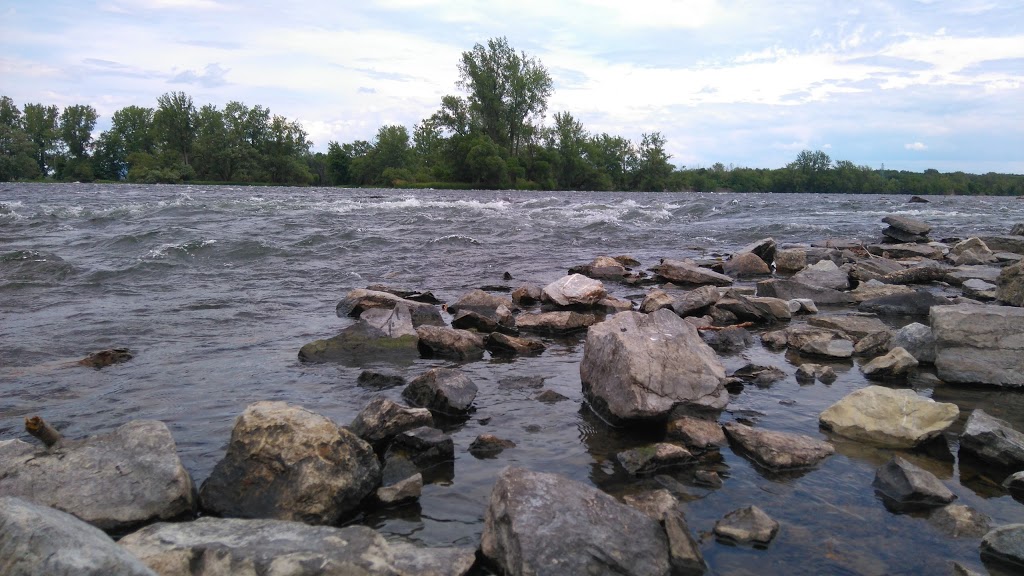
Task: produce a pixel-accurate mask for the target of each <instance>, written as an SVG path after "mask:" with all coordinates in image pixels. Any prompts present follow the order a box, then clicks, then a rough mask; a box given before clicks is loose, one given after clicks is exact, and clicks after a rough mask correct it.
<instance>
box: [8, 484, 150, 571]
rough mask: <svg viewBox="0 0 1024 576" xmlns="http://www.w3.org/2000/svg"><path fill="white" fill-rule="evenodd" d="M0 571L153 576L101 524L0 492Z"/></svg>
mask: <svg viewBox="0 0 1024 576" xmlns="http://www.w3.org/2000/svg"><path fill="white" fill-rule="evenodd" d="M0 574H4V576H37V575H46V576H109V575H114V574H116V575H118V576H120V575H124V576H155V573H154V572H153V571H152V570H150V569H149V568H147V567H146V565H145V564H143V563H142V562H140V561H139V559H138V558H136V557H135V556H132V555H131V554H129V553H128V552H127V551H125V550H124V549H123V548H121V547H119V546H118V545H117V544H116V543H115V542H114V541H113V540H112V539H111V538H110V536H107V535H106V534H105V533H103V531H102V530H100V529H99V528H96V527H95V526H92V525H90V524H86V523H85V522H83V521H81V520H79V519H78V518H75V517H74V516H72V515H70V514H67V513H65V512H61V511H60V510H56V509H54V508H50V507H48V506H42V505H39V504H33V503H31V502H26V501H25V500H21V499H20V498H13V497H0Z"/></svg>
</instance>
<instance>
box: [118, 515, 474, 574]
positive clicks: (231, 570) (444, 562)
mask: <svg viewBox="0 0 1024 576" xmlns="http://www.w3.org/2000/svg"><path fill="white" fill-rule="evenodd" d="M120 545H121V546H122V547H124V548H125V549H126V550H128V551H129V552H131V553H132V554H134V555H136V556H138V557H139V558H141V559H142V561H143V562H145V563H146V564H147V565H148V566H150V567H151V568H152V569H153V570H154V571H156V572H157V573H159V574H160V575H161V576H219V575H222V574H225V575H226V574H231V575H232V576H286V575H287V576H370V575H375V574H387V575H394V576H398V575H400V574H417V575H423V576H428V575H429V576H462V575H464V574H467V573H468V572H469V570H470V569H471V568H472V567H473V564H474V563H475V561H476V558H475V551H474V549H473V548H471V547H461V548H443V547H438V548H423V547H419V546H416V545H414V544H411V543H406V542H401V541H395V540H393V539H392V540H387V539H385V538H384V536H382V535H381V534H379V533H378V532H377V531H376V530H373V529H372V528H367V527H366V526H346V527H344V528H336V527H333V526H307V525H306V524H302V523H299V522H285V521H281V520H242V519H230V518H210V517H206V518H200V519H198V520H196V521H194V522H183V523H180V524H168V523H165V524H154V525H152V526H148V527H146V528H143V529H142V530H139V531H138V532H135V533H134V534H129V535H128V536H125V537H124V538H122V539H121V541H120Z"/></svg>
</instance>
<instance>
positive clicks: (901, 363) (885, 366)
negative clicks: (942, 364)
mask: <svg viewBox="0 0 1024 576" xmlns="http://www.w3.org/2000/svg"><path fill="white" fill-rule="evenodd" d="M914 368H917V359H916V358H914V357H913V356H911V355H910V353H909V352H907V351H906V350H904V349H903V348H900V347H898V346H897V347H896V348H893V349H891V350H889V352H888V353H886V354H885V355H884V356H879V357H878V358H875V359H874V360H872V361H871V362H868V363H867V364H864V365H863V366H861V367H860V371H861V373H863V374H864V375H865V376H867V377H868V378H872V379H884V378H905V377H906V376H907V374H909V373H910V371H911V370H913V369H914Z"/></svg>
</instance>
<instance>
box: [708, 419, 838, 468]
mask: <svg viewBox="0 0 1024 576" xmlns="http://www.w3.org/2000/svg"><path fill="white" fill-rule="evenodd" d="M725 434H726V435H727V436H728V437H729V439H730V440H732V441H733V442H735V443H736V444H738V445H739V446H740V447H741V448H742V449H743V451H744V452H745V453H746V454H748V455H749V456H750V457H751V458H752V459H753V460H754V461H755V462H757V463H758V464H760V465H761V466H764V467H765V468H770V469H776V470H785V469H794V468H809V467H811V466H815V465H817V464H818V462H821V461H822V460H824V459H825V458H827V457H829V456H831V455H832V454H833V453H834V452H835V448H833V447H832V445H831V444H829V443H828V442H822V441H821V440H818V439H816V438H811V437H810V436H805V435H803V434H790V433H787V432H776V431H772V430H759V429H757V428H751V427H750V426H747V425H745V424H740V423H739V422H729V423H727V424H725Z"/></svg>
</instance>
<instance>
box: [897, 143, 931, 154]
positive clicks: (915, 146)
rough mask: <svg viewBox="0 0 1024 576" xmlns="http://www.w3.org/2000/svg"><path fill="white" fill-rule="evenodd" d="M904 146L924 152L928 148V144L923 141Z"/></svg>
mask: <svg viewBox="0 0 1024 576" xmlns="http://www.w3.org/2000/svg"><path fill="white" fill-rule="evenodd" d="M903 147H904V148H906V149H907V150H913V151H915V152H923V151H925V150H927V149H928V146H927V145H925V144H924V143H923V142H912V143H910V144H904V145H903Z"/></svg>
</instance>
